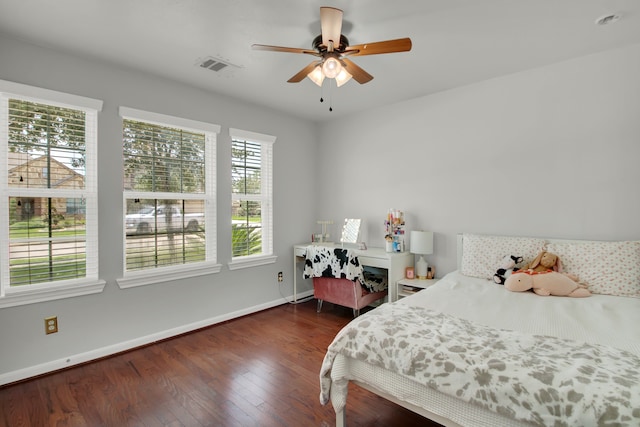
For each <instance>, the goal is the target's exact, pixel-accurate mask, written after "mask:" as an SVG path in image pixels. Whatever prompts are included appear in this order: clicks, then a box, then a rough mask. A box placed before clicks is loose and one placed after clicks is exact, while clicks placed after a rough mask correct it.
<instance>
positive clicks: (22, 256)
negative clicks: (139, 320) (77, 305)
mask: <svg viewBox="0 0 640 427" xmlns="http://www.w3.org/2000/svg"><path fill="white" fill-rule="evenodd" d="M3 88H4V89H5V91H4V92H2V93H1V96H0V104H1V105H0V122H1V123H2V131H1V133H0V156H1V157H2V158H1V159H0V160H1V164H2V170H1V172H0V175H1V176H0V180H1V182H0V188H1V192H2V195H1V196H0V197H2V199H3V200H5V203H3V205H4V207H3V208H2V212H1V213H0V244H1V249H0V251H1V252H0V258H1V262H0V274H1V278H2V287H1V291H0V297H7V301H9V302H3V303H1V304H0V305H14V303H15V304H22V303H29V302H35V301H36V300H37V301H42V300H47V299H55V298H59V297H62V296H61V295H63V296H72V295H77V294H83V293H91V292H95V291H99V290H101V287H100V288H99V289H95V288H92V289H90V290H78V291H77V292H76V291H73V292H68V289H67V290H65V287H67V288H68V287H71V288H75V289H76V290H77V289H78V287H79V285H87V286H89V287H91V285H96V284H97V285H99V286H101V285H103V284H102V283H100V281H99V279H98V233H97V227H98V212H97V173H96V169H97V168H96V165H97V157H96V153H97V116H98V110H97V109H96V108H92V107H98V108H101V105H102V103H101V102H100V101H94V100H89V99H87V98H81V97H74V96H72V95H64V94H62V96H60V95H61V94H59V93H57V92H53V91H47V90H43V89H38V88H33V87H29V86H24V85H19V84H13V83H10V82H4V81H0V90H2V89H3ZM7 89H9V90H7ZM24 93H26V95H23V94H24ZM34 95H36V96H45V97H48V96H50V99H42V98H36V97H34ZM60 99H63V100H64V101H65V102H60ZM67 101H72V102H73V101H77V102H78V105H69V104H68V103H67ZM43 287H44V289H45V290H43ZM36 293H37V294H38V296H37V297H36V298H32V297H30V296H29V295H34V294H36ZM9 297H12V298H9ZM12 301H13V302H12Z"/></svg>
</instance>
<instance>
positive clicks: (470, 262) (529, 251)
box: [460, 233, 546, 279]
mask: <svg viewBox="0 0 640 427" xmlns="http://www.w3.org/2000/svg"><path fill="white" fill-rule="evenodd" d="M545 243H546V241H545V240H544V239H538V238H533V237H509V236H485V235H479V234H466V233H465V234H463V235H462V260H461V263H460V272H461V273H462V274H464V275H465V276H472V277H480V278H482V279H491V278H492V277H493V275H494V274H495V272H496V269H497V268H498V267H499V266H500V262H501V261H502V259H503V258H504V257H505V256H506V255H517V256H521V257H523V258H524V262H525V263H528V262H531V261H532V260H533V259H534V258H535V257H536V255H537V254H538V252H540V251H541V250H542V249H543V248H544V245H545Z"/></svg>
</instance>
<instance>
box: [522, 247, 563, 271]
mask: <svg viewBox="0 0 640 427" xmlns="http://www.w3.org/2000/svg"><path fill="white" fill-rule="evenodd" d="M522 269H523V270H531V271H533V272H534V273H542V272H545V271H557V272H559V273H562V262H561V261H560V257H559V256H558V255H556V254H552V253H551V252H547V251H540V253H539V254H538V255H537V256H536V257H535V259H534V260H533V261H531V262H530V263H529V265H526V266H524V267H522Z"/></svg>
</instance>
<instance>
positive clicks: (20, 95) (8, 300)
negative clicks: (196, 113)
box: [0, 80, 106, 308]
mask: <svg viewBox="0 0 640 427" xmlns="http://www.w3.org/2000/svg"><path fill="white" fill-rule="evenodd" d="M9 99H19V100H22V101H26V102H34V103H39V104H45V105H50V106H54V107H60V108H68V109H74V110H81V111H83V112H84V113H85V125H86V128H85V132H86V134H85V156H86V159H85V161H86V169H85V170H86V172H85V173H86V175H85V183H84V189H83V192H82V195H83V198H84V199H85V201H86V231H85V233H86V237H85V242H86V243H85V244H86V252H87V254H86V275H85V276H84V277H82V278H76V279H67V280H60V281H53V282H43V283H37V284H31V285H26V286H19V287H16V288H11V287H10V285H7V284H8V283H10V280H9V274H10V272H9V241H10V238H9V212H8V209H6V208H2V209H0V246H1V248H0V278H1V282H2V285H1V286H0V308H2V307H12V306H18V305H24V304H32V303H37V302H44V301H51V300H56V299H62V298H70V297H76V296H81V295H89V294H95V293H100V292H102V291H103V289H104V287H105V285H106V281H105V280H101V279H100V278H99V276H98V246H99V245H98V173H97V164H98V158H97V156H98V113H99V112H100V111H102V105H103V101H102V100H97V99H92V98H87V97H83V96H79V95H72V94H68V93H63V92H58V91H54V90H50V89H44V88H39V87H35V86H29V85H24V84H20V83H14V82H10V81H6V80H0V198H1V199H2V200H7V199H8V198H9V197H16V196H17V197H28V196H30V195H31V194H35V193H37V194H41V193H50V194H51V195H52V196H56V197H61V196H62V197H67V198H68V197H72V195H73V194H74V192H73V191H71V192H70V191H65V190H61V189H38V190H37V192H36V191H30V189H29V188H19V189H15V188H14V189H10V188H9V185H8V174H9V170H8V149H9V146H8V144H9V141H8V139H9V128H8V126H9V116H8V114H9Z"/></svg>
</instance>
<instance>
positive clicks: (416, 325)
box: [320, 303, 640, 426]
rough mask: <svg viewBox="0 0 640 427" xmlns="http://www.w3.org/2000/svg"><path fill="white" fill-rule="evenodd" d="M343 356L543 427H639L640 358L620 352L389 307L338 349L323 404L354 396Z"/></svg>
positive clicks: (346, 332)
mask: <svg viewBox="0 0 640 427" xmlns="http://www.w3.org/2000/svg"><path fill="white" fill-rule="evenodd" d="M339 353H341V354H344V355H345V356H347V357H350V358H353V359H359V360H362V361H364V362H366V363H369V364H372V365H377V366H380V367H383V368H385V369H388V370H391V371H394V372H396V373H398V374H400V375H403V376H405V377H408V378H411V379H412V380H414V381H416V382H418V383H421V384H423V385H425V386H428V387H431V388H434V389H437V390H439V391H440V392H442V393H446V394H449V395H451V396H454V397H456V398H459V399H462V400H464V401H466V402H470V403H474V404H477V405H481V406H483V407H485V408H487V409H489V410H491V411H495V412H498V413H500V414H502V415H505V416H507V417H510V418H513V419H516V420H521V421H528V422H531V423H533V424H534V425H541V426H639V425H640V357H638V356H636V355H635V354H633V353H630V352H627V351H624V350H619V349H616V348H613V347H607V346H602V345H594V344H586V343H580V342H575V341H571V340H564V339H559V338H555V337H549V336H540V335H529V334H523V333H520V332H515V331H509V330H498V329H492V328H489V327H485V326H481V325H477V324H473V323H471V322H469V321H467V320H464V319H459V318H457V317H453V316H450V315H446V314H443V313H438V312H435V311H432V310H428V309H424V308H419V307H411V306H409V305H406V304H393V303H392V304H384V305H382V306H380V307H378V308H376V309H375V310H372V311H370V312H367V313H365V314H364V315H362V316H360V317H358V318H356V319H354V320H353V321H351V323H349V324H348V325H347V326H346V327H345V328H344V329H342V331H340V333H338V335H337V336H336V338H335V339H334V341H333V342H332V344H331V345H330V346H329V348H328V351H327V353H326V355H325V358H324V361H323V364H322V368H321V371H320V386H321V393H320V401H321V403H322V404H323V405H324V404H326V403H327V402H329V398H330V390H331V387H341V388H344V390H339V391H340V392H343V393H344V395H345V396H346V393H347V389H346V388H347V386H348V381H347V380H348V379H349V378H334V379H333V382H332V379H331V368H332V364H333V360H334V359H335V357H336V355H337V354H339ZM340 409H342V408H336V410H340Z"/></svg>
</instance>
